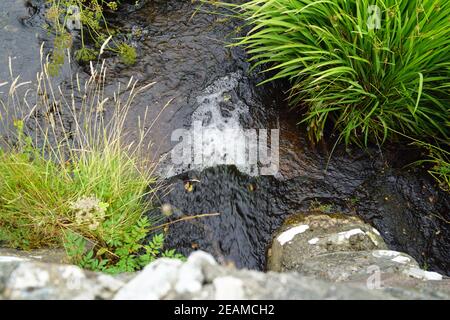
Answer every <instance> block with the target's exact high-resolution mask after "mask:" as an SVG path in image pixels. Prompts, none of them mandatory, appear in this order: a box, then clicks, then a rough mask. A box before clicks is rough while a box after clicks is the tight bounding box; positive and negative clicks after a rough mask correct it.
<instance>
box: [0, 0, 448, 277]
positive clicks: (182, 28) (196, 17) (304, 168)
mask: <svg viewBox="0 0 450 320" xmlns="http://www.w3.org/2000/svg"><path fill="white" fill-rule="evenodd" d="M7 2H8V1H7ZM10 2H11V1H10ZM12 2H13V3H16V2H14V1H12ZM30 3H32V4H34V5H33V6H30V7H29V8H28V9H26V7H24V6H23V5H21V6H20V5H17V4H16V5H11V4H9V5H7V4H6V3H5V2H4V1H2V2H1V3H0V12H2V15H1V16H0V23H1V24H0V27H1V28H2V30H4V31H3V34H2V35H1V36H0V37H2V38H1V41H2V43H3V42H4V41H10V40H8V39H10V38H11V37H12V38H11V39H13V40H11V41H13V42H8V45H7V46H3V47H2V48H0V57H1V58H2V59H4V56H5V55H11V54H13V55H14V53H15V52H16V53H17V52H20V55H21V57H19V56H17V55H16V56H17V59H19V58H23V59H25V60H26V61H28V62H27V64H29V67H26V68H25V66H24V65H22V66H21V67H20V68H19V70H18V71H19V72H24V77H25V78H32V75H33V73H34V72H36V70H37V68H38V67H39V65H36V69H33V68H34V66H35V63H34V62H33V63H31V61H32V60H33V59H34V58H32V57H33V55H34V53H35V52H36V50H38V48H39V41H40V40H42V39H47V35H46V33H45V32H44V31H43V30H41V28H40V27H39V21H41V22H42V19H43V18H42V17H43V13H42V8H43V5H42V3H41V2H40V1H32V2H30ZM3 7H5V8H3ZM4 9H6V11H5V10H4ZM16 9H17V10H16ZM204 9H206V7H204ZM209 9H210V10H211V9H214V8H211V7H209ZM4 12H7V13H6V14H5V13H4ZM194 13H195V14H194ZM27 14H28V15H31V18H24V19H17V17H18V16H23V15H27ZM112 21H113V24H114V25H116V26H119V27H120V28H121V29H122V30H123V31H124V37H126V38H127V39H128V41H129V42H130V43H132V44H133V45H134V46H135V47H136V48H137V52H138V60H137V63H136V64H135V65H134V66H126V65H124V64H122V63H120V62H119V61H118V59H117V58H116V57H114V56H110V57H107V61H108V63H109V64H110V65H111V66H112V67H110V69H109V73H108V79H109V80H108V85H107V88H106V90H107V91H108V90H113V88H115V87H116V85H117V83H118V82H121V83H123V84H126V83H127V82H128V79H129V77H131V76H133V77H134V78H137V79H139V80H140V81H141V82H143V83H147V82H153V81H156V84H155V85H154V86H152V87H151V88H150V89H149V90H148V91H146V92H144V93H143V94H141V95H139V96H138V97H137V100H136V102H135V107H134V109H133V110H132V112H131V113H130V115H129V117H128V119H127V122H126V127H127V128H128V129H129V130H130V131H131V132H132V131H133V129H135V128H136V123H137V121H138V118H139V117H142V116H143V115H144V112H145V110H146V107H147V106H149V107H150V109H149V110H150V114H149V115H148V118H149V119H155V118H157V121H156V122H155V125H154V126H152V127H151V129H150V132H151V134H150V137H151V139H152V141H153V142H154V144H153V148H152V150H151V152H150V153H149V156H150V157H151V158H153V159H160V158H161V157H163V156H165V160H164V161H162V162H161V164H160V171H159V172H160V174H161V175H162V176H163V177H166V178H167V180H166V182H167V183H168V184H170V185H171V190H172V191H171V192H170V193H166V192H164V193H163V192H161V194H160V196H159V202H160V203H161V204H169V205H170V206H171V207H172V208H173V215H172V216H171V217H169V219H171V220H175V219H177V218H180V217H182V216H186V215H199V214H205V213H219V215H217V216H211V217H205V218H200V219H193V220H189V221H184V222H179V223H175V224H173V225H171V226H170V228H169V232H168V235H167V240H166V245H167V247H173V248H177V249H179V250H180V251H181V252H183V253H185V254H187V253H189V252H190V251H192V250H197V249H202V250H206V251H209V252H211V253H213V254H214V255H215V256H216V257H217V258H218V259H220V260H222V261H223V262H230V263H234V264H235V265H237V266H239V267H248V268H253V269H264V268H265V252H266V249H267V246H268V245H269V244H270V241H271V237H272V235H273V233H274V231H275V230H276V229H277V228H278V227H279V226H280V225H281V224H282V222H283V220H284V219H286V218H287V217H288V216H289V215H290V214H293V213H297V212H302V211H308V210H312V209H314V210H317V209H321V210H325V211H328V212H330V213H332V212H343V213H346V214H352V215H357V216H359V217H361V218H362V219H363V220H364V221H366V222H368V223H370V224H372V225H373V226H374V227H376V228H377V229H378V230H379V231H380V232H381V234H382V236H383V238H384V239H385V240H386V242H387V244H388V246H389V247H390V248H392V249H395V250H400V251H404V252H407V253H409V254H410V255H412V256H413V257H414V258H416V259H417V260H418V261H419V263H420V264H421V265H422V266H424V267H426V268H428V269H429V270H435V271H438V272H442V273H444V274H447V275H450V224H449V222H450V198H449V196H448V194H445V193H444V192H442V191H440V190H439V189H438V188H437V187H436V186H435V184H434V182H433V181H432V179H431V178H430V177H429V176H427V175H426V174H425V172H424V171H421V170H419V169H414V168H412V167H405V165H406V164H408V163H410V162H411V161H413V160H414V159H415V157H416V153H417V150H415V149H413V148H410V147H408V146H399V145H386V146H385V147H383V149H382V150H379V149H377V148H369V150H367V151H361V150H359V149H356V148H351V149H349V150H346V149H345V148H344V147H342V146H339V147H338V148H336V150H335V151H334V152H333V154H332V155H331V157H330V154H331V151H330V150H331V149H332V147H333V146H332V145H326V144H320V145H316V146H313V145H311V144H310V143H309V142H308V140H307V138H306V136H307V134H306V131H305V130H304V128H303V127H302V126H298V125H297V121H298V120H299V119H300V115H298V114H296V112H295V111H292V110H289V109H288V107H287V104H286V99H285V95H284V92H285V90H286V87H287V86H286V85H285V84H284V83H271V84H267V85H263V86H257V84H258V83H259V82H260V81H261V80H262V79H264V78H263V77H262V76H260V75H258V74H257V73H250V72H249V65H248V63H247V62H246V61H247V56H246V55H245V53H244V52H243V51H242V49H240V48H236V47H227V46H226V44H227V41H228V40H229V39H230V37H232V36H233V30H234V29H235V28H236V27H237V26H239V23H238V22H236V21H231V20H225V19H224V18H223V17H222V16H220V15H213V14H208V13H205V12H202V10H197V4H192V3H191V2H189V1H180V0H158V1H148V2H147V3H146V4H145V5H143V6H142V8H140V9H138V10H124V11H122V12H119V14H118V15H117V16H116V17H113V18H112ZM11 28H14V30H12V31H11ZM5 30H7V31H5ZM5 32H6V35H5ZM14 32H15V33H14ZM17 34H22V35H24V37H18V36H17ZM25 36H26V37H28V38H26V37H25ZM5 43H6V42H5ZM8 50H9V51H8ZM11 50H12V51H13V52H10V51H11ZM28 57H29V58H28ZM33 61H35V60H33ZM5 63H6V62H5V61H4V60H2V66H1V68H0V74H1V75H2V76H3V75H4V74H7V69H5ZM71 67H72V69H73V71H81V72H83V70H84V71H86V70H85V68H83V67H78V66H77V65H76V64H73V65H72V66H71ZM63 75H64V73H63ZM168 102H170V103H168ZM196 122H198V123H200V128H201V129H215V130H216V131H215V132H216V133H217V135H211V136H209V142H207V144H208V143H209V144H210V145H214V144H217V143H219V142H220V143H222V144H224V145H227V144H231V143H234V142H239V138H238V137H239V134H240V133H242V132H243V130H245V129H252V128H254V129H256V128H257V129H264V128H267V129H278V130H279V135H280V136H279V159H280V161H279V171H278V172H277V173H276V174H275V175H268V176H261V175H255V165H250V166H245V165H242V164H241V163H238V161H237V160H236V159H235V158H233V157H232V156H230V155H225V157H224V158H223V159H220V158H219V159H217V158H215V159H208V161H203V162H202V163H194V164H189V163H183V164H181V165H173V163H172V162H171V161H170V154H171V150H172V149H173V148H174V147H175V146H176V145H177V143H179V141H178V140H175V141H173V139H171V136H172V134H173V132H174V131H175V130H179V129H183V130H185V131H186V132H191V133H192V132H194V133H195V130H197V129H196V128H195V126H194V123H196ZM148 125H150V124H148ZM230 129H232V130H230ZM230 132H233V134H237V136H235V135H233V134H231V135H230ZM224 161H225V162H224ZM186 183H189V185H190V187H189V188H186Z"/></svg>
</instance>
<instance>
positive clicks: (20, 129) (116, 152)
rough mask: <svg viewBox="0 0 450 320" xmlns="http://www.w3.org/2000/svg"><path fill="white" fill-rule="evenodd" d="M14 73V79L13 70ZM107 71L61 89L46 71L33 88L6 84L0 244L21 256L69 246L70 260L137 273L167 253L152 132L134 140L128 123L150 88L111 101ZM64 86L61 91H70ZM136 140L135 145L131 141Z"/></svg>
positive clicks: (0, 112) (132, 89) (133, 84)
mask: <svg viewBox="0 0 450 320" xmlns="http://www.w3.org/2000/svg"><path fill="white" fill-rule="evenodd" d="M11 74H12V72H11ZM105 78H106V68H105V66H104V65H102V66H100V67H99V68H97V69H96V68H94V67H93V65H92V64H91V76H90V78H89V79H87V80H85V81H83V80H81V79H80V78H79V76H78V75H76V76H74V77H73V79H72V82H71V83H69V84H67V83H66V84H62V85H61V86H56V85H55V84H54V83H53V81H54V79H53V78H52V77H51V76H50V74H49V64H48V63H43V64H42V72H40V73H39V74H38V77H37V82H36V83H19V81H18V80H19V77H17V78H12V79H11V81H10V82H8V83H2V87H0V90H1V89H3V90H2V91H4V93H5V95H6V97H5V95H4V96H3V99H2V100H1V108H0V124H1V126H0V147H1V149H0V242H3V243H4V244H6V245H8V246H10V247H14V248H20V249H25V250H28V249H33V248H40V247H61V246H63V247H64V248H66V251H67V254H68V256H69V258H70V259H71V261H72V262H73V263H77V264H78V265H80V266H82V267H84V268H87V269H91V270H97V271H105V272H109V273H117V272H131V271H135V270H138V269H140V268H142V267H143V266H144V265H146V264H147V263H149V262H151V261H152V260H154V259H155V258H157V257H159V256H167V257H176V258H181V256H180V255H179V254H177V253H176V252H175V251H173V250H168V251H164V252H163V241H164V236H163V234H162V233H155V234H153V236H152V238H150V239H149V240H147V237H148V236H149V233H150V230H153V229H154V228H155V225H157V224H158V222H159V221H160V219H161V217H158V216H152V217H150V216H149V215H148V213H149V211H150V210H151V209H152V208H153V205H152V199H153V195H154V194H155V191H156V190H157V189H158V188H160V187H161V183H160V182H159V181H158V180H157V179H156V178H155V176H154V174H153V169H154V165H153V164H151V163H149V161H147V160H146V159H148V158H149V157H148V155H147V154H145V153H146V152H148V146H147V145H145V144H144V140H145V138H146V136H147V133H148V131H145V130H144V129H143V128H142V127H141V126H142V124H143V123H146V122H148V121H149V119H142V122H140V123H138V124H137V132H138V134H137V136H138V138H137V141H136V139H128V135H127V131H126V129H125V127H124V123H125V118H126V116H127V114H128V113H129V112H130V110H131V108H132V103H133V99H134V97H135V96H136V95H137V94H139V92H141V91H143V90H145V89H146V88H148V87H149V85H144V86H139V84H138V82H137V81H133V80H132V79H131V80H130V82H129V83H128V85H127V86H126V88H120V86H119V88H118V90H117V92H115V93H114V94H112V95H111V96H106V94H105V92H104V84H105V80H106V79H105ZM63 85H64V86H63ZM129 141H134V142H129Z"/></svg>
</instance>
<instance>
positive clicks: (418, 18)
mask: <svg viewBox="0 0 450 320" xmlns="http://www.w3.org/2000/svg"><path fill="white" fill-rule="evenodd" d="M222 5H223V6H226V7H228V8H229V9H230V10H231V11H233V12H234V14H235V15H237V16H238V17H240V18H242V19H244V20H245V21H246V23H247V24H248V26H249V28H250V31H249V32H248V33H247V34H246V35H245V36H243V37H241V38H239V39H238V41H237V45H241V46H244V47H245V48H246V49H247V51H248V53H250V54H251V61H252V62H253V67H256V66H259V65H263V66H266V67H265V68H266V69H265V72H272V73H271V74H274V75H273V76H271V77H270V78H269V79H268V80H266V81H272V80H275V79H280V78H284V79H288V80H289V81H290V82H291V84H292V87H291V91H290V101H291V103H292V105H294V106H305V107H306V110H307V111H306V115H305V117H304V118H303V119H302V121H303V122H306V123H307V125H308V129H309V134H310V136H311V138H313V139H314V140H319V139H321V138H322V136H323V131H324V128H325V126H326V125H327V124H328V123H330V124H332V125H333V126H334V127H335V129H337V130H338V132H339V133H340V138H341V140H343V141H345V143H350V142H355V143H358V144H360V145H367V143H368V142H369V141H372V142H376V143H382V142H384V141H385V140H386V139H387V138H390V137H392V136H393V135H395V134H394V133H393V131H391V130H390V129H393V130H395V131H398V132H401V133H402V134H405V135H408V136H414V137H419V138H424V139H426V138H427V137H434V138H437V139H443V140H447V139H448V138H449V134H450V123H449V119H450V107H449V105H450V104H449V103H450V81H449V78H450V77H449V76H450V21H449V17H450V2H449V1H447V0H375V1H368V0H251V1H248V2H245V3H243V4H240V5H235V4H228V3H222ZM374 6H377V7H374ZM377 8H379V9H377ZM377 13H379V16H377ZM378 17H379V19H378Z"/></svg>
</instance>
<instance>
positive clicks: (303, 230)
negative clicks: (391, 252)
mask: <svg viewBox="0 0 450 320" xmlns="http://www.w3.org/2000/svg"><path fill="white" fill-rule="evenodd" d="M376 249H387V247H386V244H385V243H384V241H383V239H382V238H381V236H380V234H379V232H378V231H377V230H375V229H374V228H372V227H371V226H370V225H368V224H365V223H363V222H362V221H361V220H359V219H358V218H355V217H344V216H339V215H335V216H328V215H309V216H300V217H297V219H296V220H295V223H294V224H287V225H285V226H283V227H282V228H281V230H280V231H279V232H278V233H276V234H275V237H274V240H273V242H272V246H271V248H270V249H269V253H268V269H269V270H272V271H278V272H283V271H305V263H306V262H307V261H310V260H311V258H312V257H316V256H319V255H324V254H327V253H335V252H355V251H368V250H376Z"/></svg>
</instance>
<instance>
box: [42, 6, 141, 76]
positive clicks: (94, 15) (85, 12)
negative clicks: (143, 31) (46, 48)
mask: <svg viewBox="0 0 450 320" xmlns="http://www.w3.org/2000/svg"><path fill="white" fill-rule="evenodd" d="M48 2H49V3H50V7H49V8H48V9H47V11H46V20H47V25H46V27H47V29H48V30H49V32H52V33H54V34H55V40H54V43H53V53H52V56H51V63H50V64H49V72H50V74H51V75H57V74H58V73H59V69H60V68H61V66H62V65H63V64H64V56H65V54H66V53H65V52H66V50H67V49H70V48H71V47H72V44H73V31H75V32H79V34H80V38H81V46H80V48H79V49H78V50H75V51H74V57H75V58H76V60H78V61H79V62H89V61H94V60H98V59H99V56H100V55H101V53H103V52H104V51H110V52H113V53H115V54H117V55H118V56H119V57H120V58H121V60H122V62H123V63H125V64H128V65H132V64H134V63H135V62H136V57H137V54H136V49H135V48H134V47H132V46H130V45H129V44H127V43H125V42H123V41H120V40H117V38H118V37H117V36H118V35H120V31H119V30H116V29H114V28H110V27H109V26H108V22H107V19H106V17H105V13H106V12H109V13H114V12H115V11H117V10H118V8H119V6H120V4H121V2H122V1H120V0H114V1H113V0H48Z"/></svg>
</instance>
